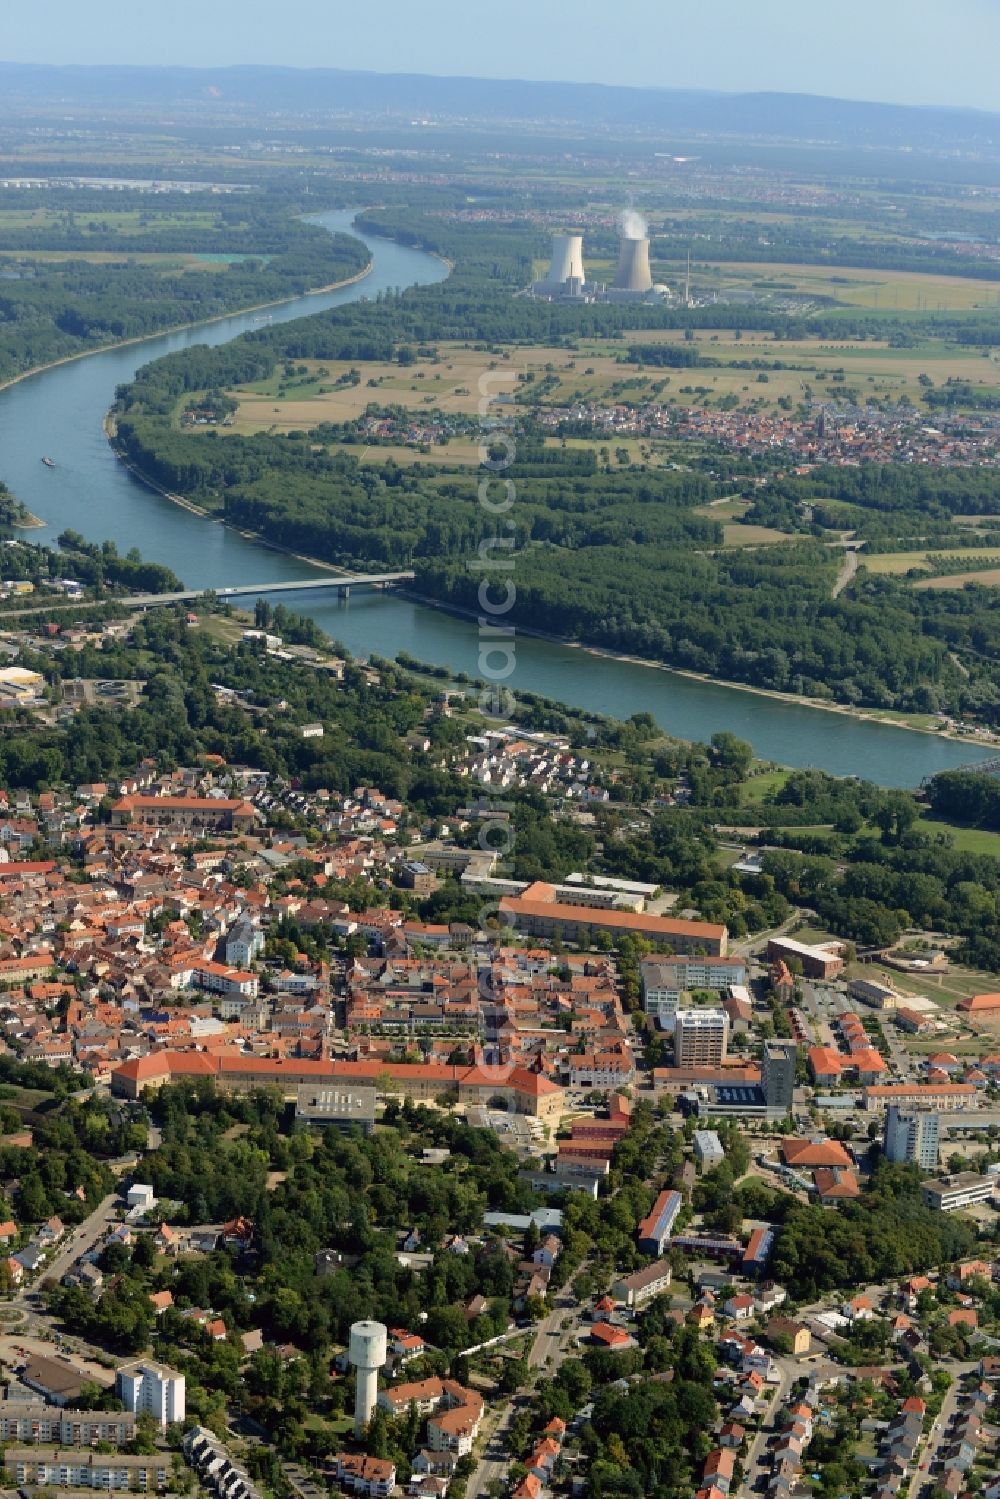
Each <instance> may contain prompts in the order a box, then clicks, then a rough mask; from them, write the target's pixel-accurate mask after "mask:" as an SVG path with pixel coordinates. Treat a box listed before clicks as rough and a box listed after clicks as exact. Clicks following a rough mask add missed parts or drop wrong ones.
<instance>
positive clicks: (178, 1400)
mask: <svg viewBox="0 0 1000 1499" xmlns="http://www.w3.org/2000/svg"><path fill="white" fill-rule="evenodd" d="M115 1392H116V1394H117V1395H118V1398H119V1399H120V1400H121V1402H122V1404H123V1405H124V1407H125V1409H126V1410H127V1411H132V1412H133V1414H135V1415H138V1414H139V1413H140V1412H141V1411H152V1413H153V1415H154V1416H155V1417H156V1420H157V1422H158V1423H159V1425H160V1426H171V1425H172V1424H173V1423H174V1422H175V1421H183V1420H184V1375H183V1374H178V1372H177V1370H176V1369H169V1368H168V1367H167V1365H166V1364H154V1363H153V1361H152V1360H151V1359H141V1360H140V1361H139V1362H138V1363H135V1364H125V1365H123V1367H122V1368H121V1369H119V1370H118V1374H117V1376H116V1379H115Z"/></svg>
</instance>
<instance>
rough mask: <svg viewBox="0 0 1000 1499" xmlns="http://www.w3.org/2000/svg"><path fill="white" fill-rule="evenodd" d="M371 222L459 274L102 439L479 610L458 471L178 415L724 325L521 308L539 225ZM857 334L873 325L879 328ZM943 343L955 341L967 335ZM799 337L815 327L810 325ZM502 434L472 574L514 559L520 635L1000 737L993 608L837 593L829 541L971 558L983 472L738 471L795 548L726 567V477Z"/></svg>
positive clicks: (121, 420) (174, 375)
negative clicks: (346, 379) (482, 355)
mask: <svg viewBox="0 0 1000 1499" xmlns="http://www.w3.org/2000/svg"><path fill="white" fill-rule="evenodd" d="M363 217H365V222H366V223H368V222H369V220H370V218H371V216H370V215H369V216H367V217H366V216H363ZM376 224H377V225H378V226H379V227H381V229H382V231H383V232H385V230H386V229H389V230H390V231H391V232H393V233H394V234H396V235H397V236H398V237H399V238H401V239H403V240H408V241H410V242H413V243H419V244H423V245H426V246H427V247H429V248H433V249H435V250H436V251H438V252H439V253H447V254H448V255H449V256H450V258H451V259H452V260H453V261H454V262H455V269H454V270H453V271H452V274H451V275H450V276H449V277H448V278H447V279H446V280H445V281H443V282H440V283H437V284H435V285H433V286H425V287H420V288H414V289H411V290H410V291H407V292H405V293H403V294H402V295H391V296H387V295H382V296H380V297H379V298H377V299H376V300H375V301H374V302H373V303H371V304H367V305H365V306H363V307H362V306H358V305H357V304H354V305H351V306H344V307H339V308H334V309H331V310H328V311H327V312H324V313H322V314H319V315H317V316H315V317H312V318H307V319H303V320H300V321H299V322H296V323H294V324H291V325H285V326H282V327H277V328H271V329H262V330H259V331H257V332H255V333H252V334H249V335H247V336H245V337H244V338H241V339H238V340H236V341H235V342H234V343H231V344H229V345H227V346H225V347H224V348H220V349H216V350H212V349H192V350H188V351H185V352H182V353H179V354H176V355H169V356H167V357H166V358H164V359H161V360H158V361H156V362H154V363H153V364H151V365H148V366H146V367H145V368H144V369H142V370H140V371H139V373H138V375H137V378H136V380H135V381H134V382H133V383H132V384H131V385H129V386H127V387H125V388H123V389H121V390H120V391H119V392H118V400H117V406H116V422H117V436H116V442H117V444H118V446H119V449H120V451H121V452H123V453H124V454H125V455H126V456H127V458H128V459H129V461H130V462H132V463H134V464H135V465H136V466H137V468H139V470H140V471H142V472H144V473H147V474H148V475H149V476H150V477H151V478H152V479H154V481H155V482H157V483H159V484H162V485H163V486H164V487H166V488H168V489H171V490H172V491H175V492H179V493H183V494H187V495H189V496H191V497H192V498H193V499H195V500H196V501H197V502H198V503H199V504H202V505H204V506H206V507H207V508H209V509H211V510H214V511H215V512H216V513H221V514H222V515H223V516H224V517H225V518H226V519H227V520H230V521H232V522H233V523H234V524H236V525H238V526H240V527H242V528H247V529H251V530H254V531H256V532H258V533H259V534H261V535H262V536H265V537H266V538H267V539H269V540H272V541H275V542H277V543H278V544H280V545H283V546H287V547H289V548H291V549H293V550H296V551H303V552H306V553H308V554H310V555H313V556H316V557H319V558H322V559H324V560H327V561H332V562H336V563H339V564H344V565H348V566H358V567H365V566H370V567H375V566H392V567H407V566H411V567H414V569H415V571H416V581H415V584H414V590H415V592H416V593H418V594H419V595H420V596H422V597H425V598H428V599H430V600H432V601H434V602H437V603H440V604H443V605H444V606H446V607H450V608H456V609H461V610H467V611H468V610H471V611H472V612H476V611H477V610H478V609H479V607H480V605H479V590H480V583H481V582H482V581H484V578H483V577H481V576H480V573H479V572H478V571H475V572H474V571H472V570H470V568H469V566H468V563H469V559H470V558H475V557H476V555H477V553H478V552H479V549H480V548H481V547H484V546H485V548H486V551H485V552H484V553H483V556H484V557H485V558H486V559H487V560H489V554H490V537H491V536H492V533H493V530H494V529H495V527H494V524H493V521H492V519H491V517H490V516H489V515H488V514H487V513H486V512H485V511H484V508H483V507H482V506H481V505H480V504H479V502H478V492H477V486H476V484H475V483H473V482H472V480H471V476H470V473H469V470H468V469H462V468H455V467H449V466H448V464H447V459H446V457H443V458H442V459H440V460H435V461H433V462H431V463H427V464H422V465H420V466H419V467H417V466H412V467H410V466H400V465H398V464H395V463H393V462H392V461H389V462H388V463H385V464H383V465H381V466H379V467H377V468H376V467H374V466H373V465H371V464H368V465H365V466H361V465H360V464H359V463H358V462H357V460H356V458H355V457H354V456H353V454H351V453H349V452H345V451H344V450H343V449H341V450H339V451H338V450H334V451H332V452H331V451H329V450H327V448H326V446H325V444H326V442H328V441H329V439H330V435H331V434H330V432H329V431H328V430H324V429H321V428H320V429H314V430H311V431H296V430H293V431H291V432H289V433H287V434H286V435H266V434H258V435H255V436H241V435H235V434H227V435H225V436H223V435H220V434H219V433H217V432H209V433H207V434H205V433H200V434H192V433H190V432H182V431H180V430H178V429H177V428H176V426H175V425H174V419H175V415H176V412H177V409H178V405H179V403H182V402H184V401H185V400H188V399H190V398H191V397H192V396H194V395H195V394H196V393H198V392H204V391H206V390H216V389H219V390H223V391H226V390H229V389H231V388H233V387H234V386H238V385H241V384H247V383H251V382H255V381H261V380H265V379H267V378H268V377H269V376H270V375H271V374H272V373H273V371H274V370H275V368H276V367H277V366H278V364H279V362H280V361H282V360H285V361H294V360H296V359H302V358H307V357H310V358H321V359H328V358H329V359H349V360H351V361H352V362H356V363H357V364H358V365H362V364H363V362H364V361H365V360H374V359H379V360H384V359H388V358H392V357H397V358H402V357H403V356H404V355H405V357H406V360H407V362H408V363H409V362H411V361H412V362H419V361H420V359H421V358H432V357H433V355H434V349H433V343H434V340H436V339H440V338H449V339H468V340H472V341H473V342H476V343H479V344H482V343H486V344H487V345H489V344H490V343H491V342H492V341H494V340H500V339H504V340H513V341H517V340H527V341H530V342H544V343H560V342H563V343H565V342H566V341H568V340H569V341H571V340H572V339H573V338H575V337H588V336H598V335H602V334H603V335H607V336H611V335H612V334H617V333H620V332H621V331H622V330H623V329H626V328H630V327H631V328H635V327H657V326H658V327H666V326H677V327H681V326H691V324H692V320H694V321H697V318H698V317H700V316H701V315H705V316H706V317H710V318H713V319H714V320H715V322H716V323H718V319H719V317H720V313H719V312H718V311H717V310H713V309H711V308H704V307H703V308H694V309H688V308H680V307H674V306H657V305H654V306H637V305H634V304H631V305H630V304H622V303H613V304H607V303H586V304H584V305H583V306H581V307H572V306H567V305H566V304H560V303H558V302H536V301H531V300H530V299H526V298H523V297H515V296H513V295H512V293H513V292H514V291H515V290H516V289H517V288H518V287H519V286H522V285H523V284H524V282H525V280H526V279H528V277H529V276H530V271H531V265H532V256H533V253H534V252H535V251H536V250H537V248H538V236H537V233H536V231H534V230H533V229H529V228H528V227H527V226H525V225H522V224H518V223H517V222H516V221H515V222H511V223H500V224H495V225H491V226H490V230H489V234H488V235H486V236H484V234H483V226H482V225H481V224H475V225H470V224H466V223H462V222H457V221H455V220H454V219H446V218H442V217H434V216H432V215H430V214H427V215H424V216H421V215H420V214H416V213H414V212H413V211H408V210H406V209H400V208H390V209H387V210H385V211H384V212H383V213H382V214H380V215H378V216H375V219H374V220H373V221H372V222H371V223H370V227H374V226H375V225H376ZM758 311H759V309H753V308H750V309H747V315H748V319H750V320H751V321H747V322H746V324H745V325H746V326H748V327H749V326H751V325H753V326H765V325H767V326H773V327H775V328H776V329H777V326H778V325H777V324H776V323H774V322H773V321H772V322H771V323H769V324H768V323H752V319H753V318H754V317H755V316H756V314H757V312H758ZM843 311H844V309H840V310H839V311H838V316H840V313H842V312H843ZM766 316H767V318H771V319H773V318H774V316H775V314H772V313H768V314H767V315H766ZM741 317H742V314H741ZM865 318H866V319H868V321H867V322H865V321H864V319H862V322H864V331H866V332H874V331H875V324H874V322H872V320H871V319H870V318H868V315H867V314H865ZM959 321H960V320H959ZM967 324H968V326H967V329H966V331H969V332H970V333H971V332H972V331H974V327H975V326H978V327H979V330H980V331H982V329H983V324H982V320H981V319H980V320H979V322H978V323H977V322H976V319H969V320H967ZM935 326H936V324H935ZM949 326H950V327H951V328H952V332H953V333H954V335H955V336H958V323H953V324H949ZM962 326H963V327H965V326H966V325H965V324H963V325H962ZM789 327H790V324H789V325H788V326H785V327H784V331H786V332H787V331H789ZM860 329H861V324H860V323H859V330H860ZM809 331H810V332H811V333H812V334H822V332H823V329H822V327H821V326H820V324H819V323H813V322H810V324H809ZM838 331H839V333H840V335H841V336H845V335H846V334H847V332H848V329H847V327H846V326H845V325H843V324H841V325H839V326H838ZM897 331H898V328H897ZM998 338H1000V332H998ZM644 347H645V346H644ZM650 347H653V348H658V349H660V350H661V351H662V353H661V354H660V355H659V356H658V357H660V358H662V359H663V360H665V361H666V362H668V363H672V362H678V363H685V364H686V363H688V362H690V360H691V359H694V358H701V357H702V356H699V355H698V354H697V351H689V348H688V346H686V345H685V344H683V343H682V344H680V345H677V346H672V345H669V344H663V345H653V346H650ZM505 414H506V413H505ZM516 431H517V438H518V455H517V458H516V460H515V462H514V463H513V464H512V465H511V466H510V467H509V469H507V470H505V473H504V478H506V479H509V480H510V481H512V482H513V483H514V484H515V485H516V493H517V503H516V505H515V506H514V507H513V508H512V511H511V515H510V516H509V517H508V518H507V521H509V525H507V533H508V534H507V535H506V536H505V541H504V555H503V556H502V557H500V558H499V559H497V560H496V561H495V563H494V565H493V566H492V567H487V568H486V569H485V578H486V579H487V580H490V581H492V582H493V584H494V587H495V588H500V589H502V588H503V587H504V585H505V573H506V568H507V566H508V564H509V563H510V561H511V560H514V561H515V562H516V593H515V599H514V603H513V606H512V608H511V611H510V616H509V618H510V621H511V622H512V623H513V624H514V625H515V626H517V625H520V626H522V627H527V628H530V629H534V630H539V631H543V632H545V633H551V634H553V635H556V636H558V637H560V638H565V639H570V640H575V641H584V642H588V643H593V644H597V645H601V646H605V647H608V648H610V649H613V650H618V651H622V652H624V653H627V654H630V655H636V656H640V657H644V658H647V659H651V660H655V661H660V662H664V663H665V664H668V665H670V666H674V667H677V668H680V669H682V670H687V671H693V672H699V673H705V674H707V675H710V676H712V677H719V678H723V679H725V680H728V681H735V682H742V683H746V684H748V685H751V686H754V687H762V688H767V689H772V690H778V691H782V692H788V693H791V694H794V695H797V696H809V697H814V698H818V699H821V700H823V699H825V700H827V701H831V700H832V701H837V702H840V703H845V704H848V705H862V706H865V707H874V708H892V709H897V710H902V711H906V712H937V711H941V710H947V711H949V712H952V713H956V714H963V715H965V714H967V715H971V716H979V717H982V718H984V719H985V720H987V721H990V722H993V721H997V720H998V719H1000V681H998V680H997V674H996V669H995V664H994V663H995V660H996V657H997V647H1000V628H998V625H1000V612H998V611H1000V600H998V599H997V597H996V595H986V596H985V597H984V596H982V595H981V592H980V590H963V589H956V590H940V591H927V592H917V591H914V590H912V589H911V588H910V587H909V586H908V585H907V583H906V581H905V580H904V579H900V578H895V577H888V576H881V575H878V576H877V575H874V574H872V573H870V572H868V571H867V570H864V569H862V571H861V572H860V573H859V574H858V576H857V577H856V578H855V579H854V580H853V581H852V583H851V586H850V587H849V588H847V589H846V590H844V591H843V592H842V593H840V594H839V596H837V597H834V596H833V586H834V580H835V577H836V574H837V569H838V565H839V558H838V556H837V554H836V552H835V550H834V549H833V548H832V547H831V546H830V545H827V542H828V541H829V539H830V537H831V536H835V535H837V534H839V532H840V531H841V530H842V529H843V528H844V526H845V524H853V525H854V526H855V528H856V532H857V535H858V537H859V538H860V539H862V540H864V541H865V542H866V543H868V545H869V546H870V547H871V549H873V550H890V549H897V550H898V549H900V548H902V547H905V546H906V545H909V544H912V543H913V541H914V538H915V537H923V538H924V540H925V543H926V542H928V541H935V540H938V539H942V540H955V539H961V540H965V541H966V542H967V539H968V530H967V529H965V530H963V529H962V528H960V527H957V526H956V525H955V516H956V514H965V513H982V514H984V515H989V514H990V513H993V512H994V511H996V512H998V513H1000V482H998V480H997V476H996V472H995V470H982V471H960V470H954V469H948V470H947V471H935V470H927V469H924V468H921V469H919V470H917V469H912V468H910V469H908V468H906V467H904V466H903V465H898V466H891V467H886V466H879V467H876V466H874V465H862V466H861V467H860V468H843V469H833V468H830V469H826V468H823V469H818V470H816V471H815V472H814V473H812V474H809V475H807V476H805V477H795V476H793V477H780V478H771V479H769V481H768V482H767V483H766V484H765V485H764V486H763V487H761V486H759V485H757V484H756V483H755V482H754V483H753V485H752V487H751V481H750V479H749V478H748V477H747V476H744V478H743V480H742V484H743V487H744V488H746V489H747V490H748V493H749V495H750V496H751V497H752V499H753V507H752V509H751V512H750V514H749V516H748V519H749V520H751V521H757V522H759V523H762V524H772V525H781V526H783V527H786V528H787V529H789V530H790V531H792V532H793V533H799V535H798V536H796V540H795V542H794V543H789V544H787V545H775V546H769V547H765V548H758V549H752V548H741V549H737V548H731V549H724V548H723V546H722V543H723V534H722V530H721V527H720V526H719V524H718V523H717V522H716V521H715V520H714V519H712V517H711V514H710V512H706V511H705V510H704V508H703V507H704V506H705V505H706V504H707V503H708V502H709V501H710V500H712V499H713V498H716V497H719V496H721V495H723V494H725V493H727V492H730V491H727V489H726V488H725V480H724V479H723V477H722V474H721V472H720V473H718V474H712V473H710V472H708V471H706V470H705V469H701V470H699V469H698V468H697V467H695V468H691V469H684V470H671V469H636V470H612V469H611V468H610V466H605V467H604V468H598V467H597V466H596V464H595V463H594V460H593V457H592V455H589V454H583V455H581V454H580V453H578V452H576V451H574V450H572V449H569V448H566V449H558V450H553V449H551V448H548V449H546V448H543V447H542V444H541V440H540V434H539V431H538V429H537V427H535V426H534V425H533V418H532V416H531V414H530V412H529V413H526V414H525V415H524V416H523V417H522V416H521V414H520V412H518V419H517V426H516ZM588 463H589V465H590V467H589V468H588V466H587V465H588ZM945 475H946V477H945ZM732 482H734V481H730V483H732ZM735 482H736V483H740V482H741V481H740V480H739V479H738V478H737V479H736V480H735ZM845 517H846V519H845ZM505 524H507V522H505ZM987 539H988V538H984V546H985V544H986V540H987ZM511 541H513V543H514V546H513V548H511V547H510V542H511ZM495 546H496V544H495V543H494V553H493V556H494V558H496V551H495Z"/></svg>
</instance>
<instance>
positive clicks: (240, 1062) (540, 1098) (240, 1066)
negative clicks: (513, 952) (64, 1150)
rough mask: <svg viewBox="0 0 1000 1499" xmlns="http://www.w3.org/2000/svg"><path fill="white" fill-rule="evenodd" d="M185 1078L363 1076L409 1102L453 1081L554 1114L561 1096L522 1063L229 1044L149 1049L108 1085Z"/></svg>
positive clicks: (125, 1094)
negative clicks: (463, 1063) (347, 1057)
mask: <svg viewBox="0 0 1000 1499" xmlns="http://www.w3.org/2000/svg"><path fill="white" fill-rule="evenodd" d="M184 1078H192V1079H197V1078H210V1079H212V1081H214V1083H215V1085H216V1087H218V1088H221V1089H223V1090H224V1091H226V1092H229V1093H248V1092H250V1091H251V1090H252V1089H254V1088H268V1087H271V1088H274V1087H277V1088H280V1089H281V1090H282V1092H283V1093H284V1095H285V1097H286V1098H295V1097H296V1096H297V1090H298V1089H299V1088H300V1087H302V1086H303V1085H307V1084H313V1085H316V1084H320V1085H325V1086H332V1085H335V1084H337V1083H344V1084H348V1085H351V1084H353V1085H354V1086H358V1085H359V1084H360V1085H365V1084H367V1085H368V1086H369V1087H374V1088H375V1089H376V1090H377V1092H379V1093H383V1094H384V1093H390V1094H392V1093H395V1094H399V1095H401V1096H402V1097H405V1098H409V1099H412V1101H413V1102H414V1103H420V1102H427V1101H428V1100H431V1099H434V1098H436V1097H437V1096H438V1095H439V1094H440V1093H446V1092H450V1091H451V1090H453V1089H454V1090H455V1091H457V1093H458V1097H459V1102H461V1103H482V1104H488V1103H490V1102H491V1101H492V1100H493V1099H503V1101H504V1103H505V1104H506V1105H507V1107H508V1108H509V1109H510V1110H511V1111H512V1112H514V1113H517V1114H534V1115H536V1116H538V1117H540V1118H548V1117H549V1116H550V1115H553V1114H558V1113H559V1112H560V1111H561V1109H562V1100H563V1090H562V1088H561V1087H560V1086H559V1084H558V1083H554V1082H552V1081H551V1079H549V1078H547V1077H544V1076H543V1075H542V1074H541V1073H537V1072H532V1071H530V1070H529V1069H528V1068H527V1067H514V1068H511V1069H507V1068H497V1069H496V1070H495V1071H494V1070H493V1069H490V1068H483V1067H457V1066H452V1065H450V1064H448V1063H445V1062H426V1063H408V1062H346V1061H306V1060H296V1059H290V1058H276V1057H255V1056H250V1055H248V1054H247V1053H245V1052H241V1051H237V1050H236V1049H235V1048H232V1049H228V1050H220V1051H216V1052H204V1051H154V1052H150V1053H149V1055H148V1056H144V1057H136V1058H134V1059H133V1060H132V1061H131V1062H125V1063H123V1064H122V1066H121V1067H118V1068H117V1069H116V1070H115V1071H114V1072H113V1073H112V1074H111V1091H112V1093H113V1094H114V1095H115V1096H116V1097H117V1098H138V1097H139V1095H140V1094H141V1093H142V1091H143V1089H144V1088H159V1087H162V1085H163V1084H164V1083H170V1082H179V1081H181V1080H182V1079H184Z"/></svg>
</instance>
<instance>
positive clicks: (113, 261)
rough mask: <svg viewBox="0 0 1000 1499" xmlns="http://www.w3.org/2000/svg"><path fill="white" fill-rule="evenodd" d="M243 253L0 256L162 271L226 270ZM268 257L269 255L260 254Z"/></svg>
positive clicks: (2, 252) (73, 252)
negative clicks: (233, 254) (139, 266)
mask: <svg viewBox="0 0 1000 1499" xmlns="http://www.w3.org/2000/svg"><path fill="white" fill-rule="evenodd" d="M243 258H245V257H242V256H233V257H232V258H229V257H220V258H216V257H214V256H209V255H199V254H196V253H192V254H178V253H177V252H176V251H168V250H159V251H158V250H31V251H30V252H29V251H27V250H0V259H3V260H11V261H14V262H21V261H27V262H30V263H37V264H39V265H63V264H65V263H66V262H67V261H80V260H84V261H86V262H87V264H88V265H141V266H151V267H153V268H154V269H159V270H163V271H168V272H169V271H224V270H225V269H226V268H227V266H229V265H231V264H232V261H233V260H239V259H243ZM257 258H259V259H261V260H266V259H267V258H268V257H267V256H260V257H257Z"/></svg>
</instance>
